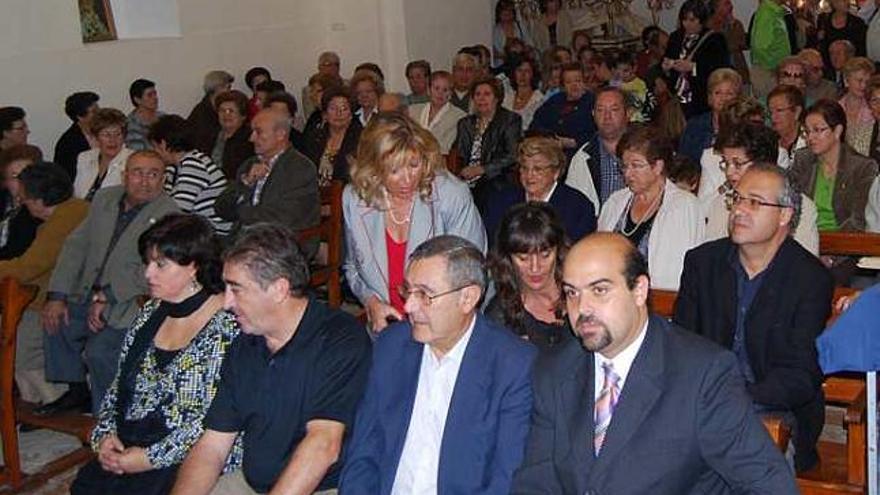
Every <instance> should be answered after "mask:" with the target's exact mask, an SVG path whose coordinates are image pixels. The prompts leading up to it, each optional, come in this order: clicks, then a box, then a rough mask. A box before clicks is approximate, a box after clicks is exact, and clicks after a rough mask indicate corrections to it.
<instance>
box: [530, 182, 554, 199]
mask: <svg viewBox="0 0 880 495" xmlns="http://www.w3.org/2000/svg"><path fill="white" fill-rule="evenodd" d="M558 185H559V181H558V180H557V181H554V182H553V186H551V187H550V190H549V191H547V194H545V195H544V197H543V198H541V199H535V198H530V197H528V196H529V195H528V193H526V201H541V202H544V203H549V202H550V198H552V197H553V193H555V192H556V186H558Z"/></svg>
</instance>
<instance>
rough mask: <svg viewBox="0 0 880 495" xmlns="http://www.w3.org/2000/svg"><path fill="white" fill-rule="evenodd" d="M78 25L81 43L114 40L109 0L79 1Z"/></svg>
mask: <svg viewBox="0 0 880 495" xmlns="http://www.w3.org/2000/svg"><path fill="white" fill-rule="evenodd" d="M79 24H80V28H81V29H82V40H83V43H94V42H96V41H112V40H115V39H116V25H115V24H114V22H113V10H112V9H111V8H110V0H79Z"/></svg>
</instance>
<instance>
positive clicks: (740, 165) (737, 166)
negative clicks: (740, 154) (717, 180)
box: [718, 156, 753, 171]
mask: <svg viewBox="0 0 880 495" xmlns="http://www.w3.org/2000/svg"><path fill="white" fill-rule="evenodd" d="M752 163H753V160H746V161H742V162H740V161H737V160H727V159H726V158H724V157H723V156H722V157H721V163H719V164H718V168H720V169H721V170H722V171H724V170H727V169H729V168H733V169H734V170H742V169H744V168H746V167H748V166H749V165H751V164H752Z"/></svg>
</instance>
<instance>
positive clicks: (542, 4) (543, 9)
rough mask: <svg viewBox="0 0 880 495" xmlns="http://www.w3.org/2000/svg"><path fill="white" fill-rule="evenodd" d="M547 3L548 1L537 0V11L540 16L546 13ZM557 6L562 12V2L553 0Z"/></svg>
mask: <svg viewBox="0 0 880 495" xmlns="http://www.w3.org/2000/svg"><path fill="white" fill-rule="evenodd" d="M547 1H548V0H538V10H540V11H541V13H542V14H544V13H546V12H547ZM553 1H555V2H556V4H557V5H559V9H560V10H562V0H553Z"/></svg>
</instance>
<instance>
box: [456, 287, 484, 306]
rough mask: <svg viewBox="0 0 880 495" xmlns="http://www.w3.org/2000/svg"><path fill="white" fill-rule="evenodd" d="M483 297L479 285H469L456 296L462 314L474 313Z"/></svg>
mask: <svg viewBox="0 0 880 495" xmlns="http://www.w3.org/2000/svg"><path fill="white" fill-rule="evenodd" d="M481 297H483V291H482V289H480V286H479V285H469V286H467V287H465V288H464V289H462V290H461V295H460V296H458V304H459V306H460V307H461V309H462V311H463V312H464V313H470V312H471V311H474V310H475V309H476V308H477V306H479V304H480V298H481Z"/></svg>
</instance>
